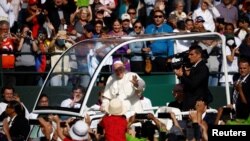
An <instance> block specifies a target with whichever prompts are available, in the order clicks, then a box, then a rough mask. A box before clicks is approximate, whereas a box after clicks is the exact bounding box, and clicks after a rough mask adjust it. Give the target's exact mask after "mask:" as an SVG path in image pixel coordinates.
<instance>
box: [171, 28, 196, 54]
mask: <svg viewBox="0 0 250 141" xmlns="http://www.w3.org/2000/svg"><path fill="white" fill-rule="evenodd" d="M173 32H176V33H178V32H180V31H179V30H178V29H174V30H173ZM192 42H193V41H191V40H175V44H174V49H175V50H174V51H175V52H174V53H175V54H176V53H181V52H184V51H187V50H189V47H190V46H191V44H192Z"/></svg>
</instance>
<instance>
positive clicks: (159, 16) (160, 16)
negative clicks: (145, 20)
mask: <svg viewBox="0 0 250 141" xmlns="http://www.w3.org/2000/svg"><path fill="white" fill-rule="evenodd" d="M154 18H155V19H156V18H163V16H162V15H154Z"/></svg>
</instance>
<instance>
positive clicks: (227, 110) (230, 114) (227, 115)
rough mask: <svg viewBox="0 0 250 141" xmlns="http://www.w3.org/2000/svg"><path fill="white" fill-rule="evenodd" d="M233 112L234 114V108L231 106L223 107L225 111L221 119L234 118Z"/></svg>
mask: <svg viewBox="0 0 250 141" xmlns="http://www.w3.org/2000/svg"><path fill="white" fill-rule="evenodd" d="M233 114H234V110H232V109H231V108H227V107H225V108H223V112H222V115H221V119H222V120H230V119H232V118H233Z"/></svg>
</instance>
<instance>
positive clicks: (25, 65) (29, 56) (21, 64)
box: [15, 25, 38, 86]
mask: <svg viewBox="0 0 250 141" xmlns="http://www.w3.org/2000/svg"><path fill="white" fill-rule="evenodd" d="M20 38H21V39H20V42H19V46H18V48H17V51H18V52H21V53H22V54H19V55H18V56H17V57H16V62H15V71H17V72H25V73H26V74H24V73H20V74H17V75H16V85H22V86H34V85H37V78H36V77H37V74H35V73H34V72H36V67H35V55H36V53H37V51H38V46H37V43H36V42H35V40H34V37H33V34H32V32H31V30H30V28H29V27H28V25H24V26H23V27H22V28H21V35H20Z"/></svg>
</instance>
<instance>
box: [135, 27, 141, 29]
mask: <svg viewBox="0 0 250 141" xmlns="http://www.w3.org/2000/svg"><path fill="white" fill-rule="evenodd" d="M134 28H138V29H141V28H142V27H141V26H135V27H134Z"/></svg>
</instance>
